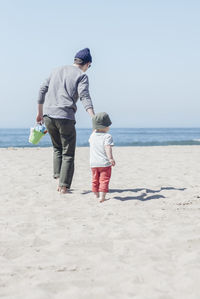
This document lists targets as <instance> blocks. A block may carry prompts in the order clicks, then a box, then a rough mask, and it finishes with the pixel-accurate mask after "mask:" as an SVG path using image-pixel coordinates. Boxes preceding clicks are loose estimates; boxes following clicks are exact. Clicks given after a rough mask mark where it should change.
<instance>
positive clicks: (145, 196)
mask: <svg viewBox="0 0 200 299" xmlns="http://www.w3.org/2000/svg"><path fill="white" fill-rule="evenodd" d="M163 190H169V191H170V190H178V191H184V190H186V188H174V187H161V188H160V189H159V190H152V189H147V188H137V189H110V190H109V193H123V192H132V193H137V192H142V194H140V195H138V196H115V197H113V199H117V200H120V201H126V200H141V201H147V200H152V199H159V198H165V196H164V195H162V194H158V193H160V192H161V191H163ZM91 192H92V191H83V192H82V194H88V193H91ZM155 193H157V194H155Z"/></svg>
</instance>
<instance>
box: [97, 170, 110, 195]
mask: <svg viewBox="0 0 200 299" xmlns="http://www.w3.org/2000/svg"><path fill="white" fill-rule="evenodd" d="M110 177H111V166H108V167H95V168H92V192H108V185H109V182H110Z"/></svg>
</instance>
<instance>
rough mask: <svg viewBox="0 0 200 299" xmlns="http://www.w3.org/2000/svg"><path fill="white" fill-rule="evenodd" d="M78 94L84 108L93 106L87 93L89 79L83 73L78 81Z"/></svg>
mask: <svg viewBox="0 0 200 299" xmlns="http://www.w3.org/2000/svg"><path fill="white" fill-rule="evenodd" d="M78 95H79V98H80V100H81V102H82V104H83V107H84V108H85V110H87V109H89V108H93V104H92V100H91V97H90V93H89V80H88V76H87V75H85V74H84V75H83V76H82V77H81V79H80V81H79V83H78Z"/></svg>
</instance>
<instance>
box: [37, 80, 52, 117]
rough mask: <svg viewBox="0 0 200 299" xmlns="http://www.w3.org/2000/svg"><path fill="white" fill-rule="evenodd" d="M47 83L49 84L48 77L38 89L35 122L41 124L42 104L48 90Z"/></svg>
mask: <svg viewBox="0 0 200 299" xmlns="http://www.w3.org/2000/svg"><path fill="white" fill-rule="evenodd" d="M49 82H50V77H49V78H48V79H46V80H45V81H44V83H43V84H42V86H41V87H40V90H39V96H38V112H37V116H36V121H37V122H38V123H40V122H43V104H44V101H45V95H46V93H47V91H48V88H49Z"/></svg>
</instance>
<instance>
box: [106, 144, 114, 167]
mask: <svg viewBox="0 0 200 299" xmlns="http://www.w3.org/2000/svg"><path fill="white" fill-rule="evenodd" d="M105 151H106V155H107V157H108V159H109V161H110V163H111V164H112V166H115V160H114V158H113V155H112V146H111V145H105Z"/></svg>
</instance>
